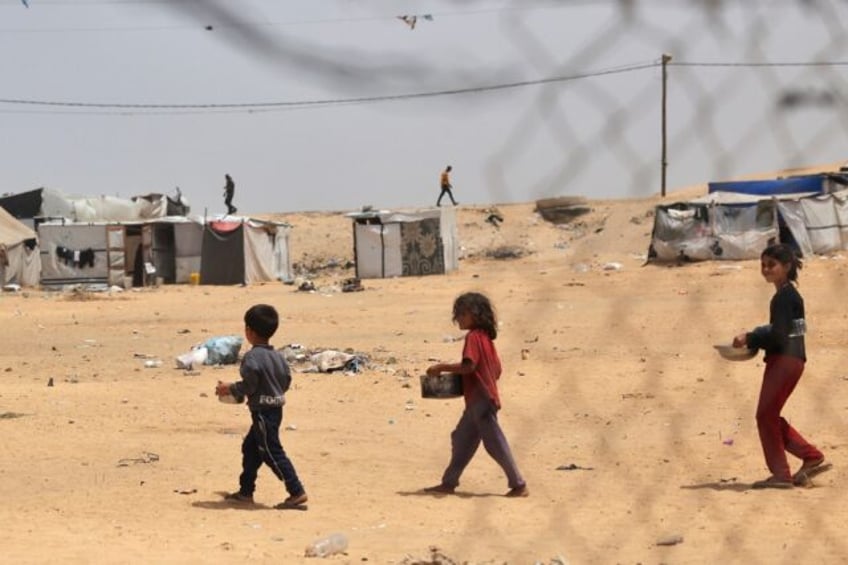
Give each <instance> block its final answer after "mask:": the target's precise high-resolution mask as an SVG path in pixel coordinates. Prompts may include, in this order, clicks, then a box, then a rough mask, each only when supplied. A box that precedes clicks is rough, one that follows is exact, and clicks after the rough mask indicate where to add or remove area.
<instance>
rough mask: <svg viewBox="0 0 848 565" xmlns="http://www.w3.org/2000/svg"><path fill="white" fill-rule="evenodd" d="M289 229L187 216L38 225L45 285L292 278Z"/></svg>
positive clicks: (241, 220)
mask: <svg viewBox="0 0 848 565" xmlns="http://www.w3.org/2000/svg"><path fill="white" fill-rule="evenodd" d="M287 228H288V226H287V225H286V224H275V223H271V222H260V221H256V220H250V219H246V218H245V219H239V220H237V221H232V220H228V221H224V222H221V221H210V222H206V223H204V222H203V221H201V220H199V219H198V220H194V219H189V218H184V217H164V218H157V219H153V220H145V221H130V222H90V223H80V222H65V221H48V222H42V223H40V224H38V234H39V240H40V241H41V242H42V244H41V265H42V268H41V284H42V285H44V286H56V285H68V284H104V285H118V286H125V287H129V286H146V285H150V284H153V283H154V282H157V280H158V282H161V283H165V284H170V283H187V282H190V280H191V275H192V274H193V273H198V274H199V277H200V282H201V283H202V284H242V283H243V284H250V283H256V282H264V281H272V280H281V279H288V278H291V264H290V261H289V254H288V229H287Z"/></svg>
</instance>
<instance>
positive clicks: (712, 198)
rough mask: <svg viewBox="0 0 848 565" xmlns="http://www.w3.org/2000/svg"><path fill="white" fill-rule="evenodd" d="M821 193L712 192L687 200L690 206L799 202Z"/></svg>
mask: <svg viewBox="0 0 848 565" xmlns="http://www.w3.org/2000/svg"><path fill="white" fill-rule="evenodd" d="M817 194H821V193H820V192H795V193H790V194H745V193H741V192H711V193H710V194H705V195H704V196H699V197H698V198H693V199H691V200H687V201H686V202H688V203H690V204H753V203H755V202H759V201H760V200H772V199H777V200H798V199H800V198H806V197H808V196H816V195H817Z"/></svg>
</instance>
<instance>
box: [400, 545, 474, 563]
mask: <svg viewBox="0 0 848 565" xmlns="http://www.w3.org/2000/svg"><path fill="white" fill-rule="evenodd" d="M460 563H464V562H463V561H458V560H456V559H452V558H451V557H448V556H447V555H445V554H444V553H443V552H442V550H440V549H439V548H438V547H436V546H435V545H431V546H430V554H429V555H428V556H427V557H424V558H421V557H414V556H412V555H409V554H407V555H406V557H405V558H404V559H403V561H401V562H400V565H459V564H460Z"/></svg>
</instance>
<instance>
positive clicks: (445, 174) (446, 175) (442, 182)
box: [436, 165, 457, 206]
mask: <svg viewBox="0 0 848 565" xmlns="http://www.w3.org/2000/svg"><path fill="white" fill-rule="evenodd" d="M452 170H453V167H451V166H450V165H448V166H447V167H445V170H444V171H442V176H441V177H440V178H439V186H441V187H442V192H440V193H439V199H438V200H436V206H441V205H442V198H443V197H444V195H445V194H447V195H448V196H449V197H450V199H451V203H452V204H453V205H454V206H456V205H457V202H456V200H454V198H453V192H451V189H453V185H452V184H451V182H450V172H451V171H452Z"/></svg>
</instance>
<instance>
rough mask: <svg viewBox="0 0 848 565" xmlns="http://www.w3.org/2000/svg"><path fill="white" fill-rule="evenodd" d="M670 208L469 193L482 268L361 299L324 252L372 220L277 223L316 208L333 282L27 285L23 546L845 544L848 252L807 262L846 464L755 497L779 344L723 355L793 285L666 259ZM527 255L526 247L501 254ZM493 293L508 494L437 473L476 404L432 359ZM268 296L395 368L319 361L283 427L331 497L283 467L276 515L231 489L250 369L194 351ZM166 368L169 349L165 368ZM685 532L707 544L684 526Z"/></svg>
mask: <svg viewBox="0 0 848 565" xmlns="http://www.w3.org/2000/svg"><path fill="white" fill-rule="evenodd" d="M656 202H657V201H656V200H637V201H602V202H592V203H591V205H592V208H593V210H592V212H591V213H590V214H589V215H587V216H584V217H581V218H579V219H578V220H577V221H575V222H574V223H572V224H570V225H568V226H555V225H553V224H550V223H548V222H545V221H543V220H542V219H541V218H540V217H539V216H538V214H536V213H535V212H534V207H533V205H532V204H518V205H509V206H500V207H499V209H500V211H501V213H502V214H503V216H504V217H505V222H504V224H503V226H502V227H501V229H499V230H498V229H495V228H494V227H493V226H492V225H490V224H488V223H486V222H485V221H484V220H485V217H486V214H485V212H484V210H483V209H482V208H474V207H462V208H460V212H459V237H460V239H461V242H462V248H463V259H462V260H461V262H460V268H459V270H458V271H457V272H454V273H452V274H450V275H447V276H431V277H423V278H401V279H393V280H366V281H364V283H363V285H364V287H365V290H364V291H362V292H353V293H341V292H339V291H338V284H339V283H340V282H341V281H343V280H344V279H346V278H348V277H350V276H352V275H353V271H352V269H343V268H326V269H324V268H321V267H324V266H326V265H328V264H336V263H338V264H342V265H343V264H344V263H345V262H346V261H348V260H350V259H352V242H351V227H350V225H349V222H348V220H346V219H345V218H344V217H342V216H341V215H339V214H317V213H316V214H298V215H281V216H277V217H280V218H284V219H286V220H288V221H290V222H291V223H292V224H293V225H294V230H293V234H292V241H291V249H292V255H293V260H294V262H295V263H296V264H298V265H299V266H305V267H309V268H310V269H313V271H312V278H313V279H314V281H315V283H316V285H317V286H318V291H317V292H299V291H298V290H297V289H296V287H294V286H291V285H284V284H281V283H275V284H265V285H257V286H250V287H244V288H242V287H207V286H199V287H193V286H168V287H162V288H158V289H145V290H141V291H137V292H123V293H114V294H106V293H103V294H73V293H72V294H68V293H56V292H50V293H48V292H43V291H40V290H28V291H26V292H21V293H5V294H4V295H2V296H0V339H1V340H2V348H0V379H2V383H3V386H2V389H0V415H2V418H0V430H2V433H3V449H2V452H0V496H2V499H3V504H2V505H0V523H2V524H3V544H2V555H3V557H2V561H3V562H5V563H245V562H256V563H272V562H273V563H300V562H314V561H315V560H314V559H307V558H305V557H304V548H305V547H306V546H307V544H309V543H310V542H311V541H312V540H314V539H316V538H319V537H321V536H324V535H327V534H330V533H332V532H343V533H344V534H345V535H346V536H347V538H348V539H349V548H348V550H347V552H346V553H345V554H342V555H335V556H333V557H330V558H328V560H329V561H331V562H336V563H405V564H412V563H422V564H423V563H452V562H456V563H466V562H467V563H514V564H524V563H527V564H529V563H536V562H541V563H566V562H567V563H571V564H581V563H599V564H606V563H629V564H636V563H643V564H651V563H724V562H728V563H729V562H733V563H769V564H773V563H793V564H794V563H813V562H818V563H841V562H844V558H845V555H848V542H846V541H845V539H846V538H845V536H844V532H843V524H845V523H846V521H848V504H846V502H848V500H846V498H848V497H846V494H845V490H844V489H843V488H841V486H840V478H841V476H842V474H843V472H842V468H843V461H842V460H843V455H842V453H843V449H842V448H843V446H844V444H843V443H842V442H843V441H845V437H846V423H845V414H846V410H848V370H846V369H845V368H844V361H843V359H844V351H845V342H846V338H845V330H844V327H845V323H846V313H845V310H844V308H843V297H844V288H845V282H846V261H845V260H844V259H843V257H842V256H834V257H826V258H814V259H812V260H811V261H809V263H808V264H807V265H806V266H805V268H804V270H803V271H802V274H801V287H800V288H801V291H802V293H803V295H804V296H805V299H806V301H807V309H808V324H809V328H810V333H809V335H808V342H807V343H808V353H809V358H810V360H809V363H808V366H807V372H806V373H805V375H804V377H803V379H802V380H801V383H800V385H799V387H798V389H797V390H796V392H795V394H794V395H793V397H792V398H791V399H790V401H789V404H788V406H787V408H786V410H785V411H784V414H785V415H787V416H788V417H789V418H790V419H791V420H792V422H793V423H794V424H795V425H796V427H797V428H799V429H800V430H801V431H802V432H803V433H805V434H806V435H807V436H808V437H809V439H811V440H812V441H813V442H814V443H816V444H817V445H818V446H819V447H821V448H822V449H823V450H824V451H825V452H826V454H827V455H828V456H829V458H830V459H831V460H832V461H833V463H834V470H833V471H831V472H830V473H827V474H824V475H821V476H820V477H819V478H817V479H816V481H815V487H814V488H807V489H795V490H793V491H789V492H783V491H756V490H751V489H750V483H751V482H752V481H754V480H758V479H761V478H765V476H766V475H767V474H768V473H767V471H766V469H765V466H764V463H763V459H762V455H761V452H760V447H759V441H758V438H757V432H756V426H755V423H754V419H753V414H754V408H755V402H756V396H757V393H758V387H759V380H760V376H761V371H762V361H761V360H760V359H759V358H758V359H755V360H751V361H747V362H728V361H724V360H722V359H720V358H719V357H718V356H717V355H716V353H715V352H714V351H713V349H712V347H711V346H712V345H713V344H715V343H721V342H726V341H727V340H728V339H729V338H730V337H731V336H732V335H734V334H735V333H737V332H739V331H741V330H743V329H746V328H750V327H752V326H754V325H757V324H759V323H763V322H764V321H765V319H766V318H767V308H768V300H769V298H770V296H771V293H772V289H771V288H769V286H768V285H767V284H765V283H764V282H763V281H762V279H761V277H760V275H759V272H758V264H757V263H756V262H738V263H700V264H692V265H686V266H682V267H676V266H656V265H648V266H643V261H644V254H645V252H646V249H647V246H648V242H649V232H650V230H651V225H652V218H651V213H652V209H653V206H654V204H655V203H656ZM502 246H512V247H514V248H517V249H520V250H523V251H525V252H526V255H524V256H523V257H521V258H517V259H508V260H496V259H492V258H488V257H487V252H490V251H492V250H494V249H497V248H499V247H502ZM613 262H614V263H618V264H620V269H619V270H607V269H605V266H607V264H608V263H613ZM315 269H317V270H315ZM467 290H480V291H483V292H486V293H487V294H489V295H490V297H491V298H492V299H493V301H494V303H495V305H496V306H497V308H498V311H499V315H500V321H501V335H500V337H499V338H498V340H497V342H496V344H497V346H498V348H499V350H500V352H501V356H502V358H503V363H504V375H503V377H502V379H501V382H500V386H501V394H502V398H503V400H504V408H503V410H502V412H501V414H500V419H501V423H502V426H503V428H504V430H505V432H506V434H507V437H508V439H509V440H510V442H511V444H512V447H513V450H514V452H515V455H516V458H517V461H518V464H519V466H520V468H521V469H522V471H523V473H524V474H525V476H526V478H527V481H528V484H529V488H530V491H531V496H530V497H529V498H526V499H508V498H505V497H503V496H502V495H503V494H504V493H505V492H506V490H507V485H506V480H505V478H504V477H503V475H502V473H501V472H500V470H499V469H498V468H497V467H496V465H495V464H494V462H493V461H492V460H491V459H490V458H489V457H488V456H487V455H486V453H485V452H483V450H481V451H480V452H479V453H478V454H477V456H476V457H475V459H474V460H473V461H472V463H471V465H470V466H469V468H468V469H467V471H466V474H465V475H464V477H463V481H462V484H461V485H460V488H459V494H458V495H457V496H449V497H442V498H436V497H432V496H426V495H422V494H420V493H419V492H418V491H419V489H421V488H422V487H425V486H430V485H433V484H435V483H437V482H438V480H439V478H440V475H441V472H442V470H443V467H444V465H445V464H446V463H447V460H448V457H449V455H450V443H449V435H450V432H451V430H452V429H453V426H454V424H455V423H456V420H457V419H458V417H459V415H460V412H461V409H462V405H461V402H462V401H461V400H459V399H452V400H432V399H422V398H421V397H420V390H419V383H418V376H419V375H420V374H421V373H422V372H423V370H424V369H425V368H426V367H427V366H428V365H429V364H431V363H432V362H433V360H436V359H440V360H447V361H454V360H458V358H459V353H460V349H461V342H460V341H458V340H460V339H461V336H462V332H460V331H459V330H458V329H457V328H456V327H455V326H452V324H451V321H450V311H451V304H452V301H453V299H454V297H455V296H456V295H457V294H459V293H460V292H463V291H467ZM258 302H268V303H271V304H274V305H276V307H277V308H278V309H279V311H280V312H281V315H282V317H283V320H282V326H281V329H280V331H279V332H278V334H277V336H275V338H274V340H273V343H274V344H275V345H277V346H279V347H282V346H283V345H286V344H289V343H298V344H302V345H303V346H305V347H307V348H310V349H315V350H323V349H347V348H350V349H351V350H353V351H355V352H357V353H360V354H362V355H364V356H366V357H367V358H368V360H369V361H368V364H367V367H366V369H365V370H364V371H363V372H360V373H357V374H347V375H346V374H342V373H331V374H322V373H308V372H297V373H296V374H295V376H294V385H293V389H292V390H291V391H290V392H289V394H288V404H287V406H286V409H285V418H284V425H285V426H288V428H287V429H286V430H285V431H284V433H283V444H284V446H285V447H286V449H287V451H288V452H289V454H290V455H291V457H292V459H293V461H294V463H295V465H296V467H297V469H298V471H299V474H300V475H301V478H302V480H303V482H304V484H305V486H306V488H307V490H308V493H309V497H310V502H309V509H308V510H307V511H303V512H301V511H280V510H275V509H274V508H273V505H274V504H276V503H278V502H280V501H281V500H282V499H283V498H284V497H285V492H284V489H283V487H282V484H281V483H279V482H277V481H276V479H274V477H273V475H272V474H271V473H270V471H269V470H268V469H267V468H263V469H262V470H261V471H260V478H259V483H258V489H257V492H256V500H257V505H256V507H254V508H250V509H244V508H235V507H232V506H229V505H227V504H224V503H223V502H222V500H221V498H220V496H219V494H218V493H219V492H221V491H228V490H233V489H235V488H236V487H237V478H238V474H239V472H240V462H241V459H240V458H241V456H240V451H239V448H240V442H241V438H242V435H243V433H244V432H245V430H246V429H247V427H248V423H249V418H248V414H247V412H246V409H245V408H244V407H242V406H234V405H225V404H221V403H219V402H218V401H217V400H216V399H215V397H214V394H213V390H214V386H215V383H216V381H218V380H219V379H222V380H227V379H234V378H237V369H236V367H235V366H225V367H223V368H213V367H202V368H201V369H200V370H199V371H196V372H192V373H187V372H185V371H182V370H179V369H177V368H175V364H174V358H175V356H176V355H178V354H180V353H183V352H185V351H187V350H188V349H189V348H190V347H191V346H192V345H193V344H195V343H198V342H201V341H204V340H205V339H207V338H209V337H212V336H217V335H226V334H233V333H235V334H240V333H241V331H242V322H241V320H242V315H243V312H244V310H245V309H246V308H247V307H249V306H250V305H252V304H254V303H258ZM522 350H524V352H523V353H522ZM152 359H161V360H162V361H163V365H162V366H161V367H158V368H146V367H145V366H144V363H145V361H146V360H152ZM49 379H53V383H54V386H48V381H49ZM796 464H797V462H793V465H796ZM575 467H576V468H575ZM668 536H681V537H682V542H681V543H678V544H676V545H672V546H665V545H658V544H657V542H658V541H661V540H662V539H663V538H666V537H668ZM432 546H435V547H437V548H438V549H439V551H440V552H441V554H442V555H444V556H446V557H445V558H436V557H433V556H432V555H431V550H430V548H431V547H432Z"/></svg>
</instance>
